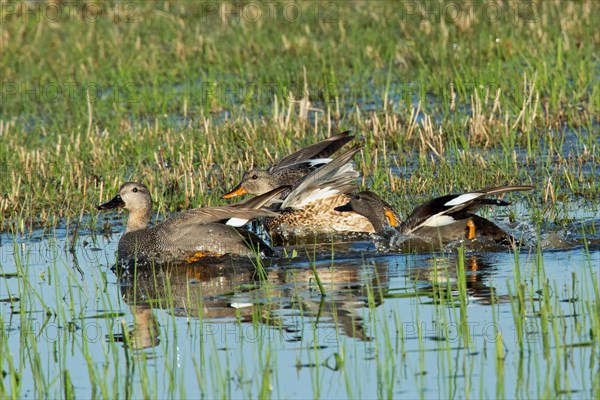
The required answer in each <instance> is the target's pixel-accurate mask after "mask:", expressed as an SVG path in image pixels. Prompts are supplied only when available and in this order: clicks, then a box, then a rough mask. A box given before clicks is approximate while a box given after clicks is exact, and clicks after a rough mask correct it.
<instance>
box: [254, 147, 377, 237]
mask: <svg viewBox="0 0 600 400" xmlns="http://www.w3.org/2000/svg"><path fill="white" fill-rule="evenodd" d="M360 149H361V147H360V146H354V147H353V148H351V149H350V150H349V151H347V152H346V153H344V154H342V155H341V156H339V157H337V158H335V159H333V160H332V161H330V162H329V163H327V164H325V165H323V166H321V167H320V168H318V169H316V170H315V171H313V172H311V173H310V174H309V175H307V176H306V177H304V178H303V179H302V180H301V181H300V182H298V183H297V184H296V185H295V186H293V187H292V189H291V190H290V191H289V193H287V195H286V196H285V198H284V199H283V201H282V203H281V204H280V206H279V209H280V210H281V214H280V215H279V216H278V217H277V218H275V219H269V220H268V221H267V223H266V226H267V228H268V230H269V231H270V232H271V234H272V236H282V237H284V238H289V237H290V236H292V235H293V236H306V235H314V234H338V233H349V232H367V233H373V232H375V229H374V228H373V225H372V224H371V222H369V220H368V219H367V217H364V216H362V215H360V214H359V213H354V212H350V213H348V212H339V211H336V210H335V208H336V207H338V206H341V205H343V204H346V203H348V201H350V196H348V194H347V193H351V192H353V191H354V190H356V188H357V185H356V181H357V178H358V177H359V173H358V172H357V171H356V170H355V169H354V166H353V165H352V158H353V157H354V155H355V154H356V153H357V152H358V151H360Z"/></svg>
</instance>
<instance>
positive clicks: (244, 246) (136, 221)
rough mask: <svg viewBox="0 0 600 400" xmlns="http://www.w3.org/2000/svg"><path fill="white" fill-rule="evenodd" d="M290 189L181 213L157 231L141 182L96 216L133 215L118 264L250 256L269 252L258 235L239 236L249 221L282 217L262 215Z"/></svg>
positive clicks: (126, 187) (130, 185)
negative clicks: (111, 211)
mask: <svg viewBox="0 0 600 400" xmlns="http://www.w3.org/2000/svg"><path fill="white" fill-rule="evenodd" d="M285 189H286V188H278V189H275V190H273V191H270V192H267V193H265V194H263V195H262V196H259V197H257V198H254V199H252V202H251V203H246V204H244V205H238V206H236V205H231V206H223V207H203V208H195V209H192V210H187V211H183V212H180V213H178V214H176V215H174V216H172V217H170V218H168V219H166V220H164V221H162V222H160V223H158V224H156V225H154V226H150V227H149V226H148V223H149V221H150V217H151V211H152V198H151V196H150V191H149V190H148V188H147V187H146V186H145V185H143V184H141V183H137V182H127V183H125V184H123V186H121V188H120V189H119V193H118V194H117V195H116V196H115V197H114V198H113V199H112V200H110V201H109V202H107V203H104V204H102V205H100V206H98V207H97V208H98V210H108V209H113V208H124V209H125V210H127V211H129V217H128V219H127V226H126V229H125V233H124V234H123V236H122V237H121V239H120V240H119V246H118V253H117V254H118V262H119V264H122V265H130V264H131V263H132V262H135V261H137V262H138V263H147V262H148V261H150V260H154V261H156V262H166V261H195V260H197V259H199V258H201V257H205V256H210V257H219V256H223V255H225V254H231V255H233V256H252V255H254V254H255V252H256V251H257V250H259V251H262V252H264V251H269V250H270V249H268V246H266V245H265V244H264V243H262V242H261V241H260V240H259V239H258V238H257V237H256V236H255V235H252V234H251V233H249V232H245V231H242V230H240V231H238V230H237V229H236V227H240V226H242V225H243V224H245V223H246V222H248V220H251V219H254V218H261V217H276V216H277V215H278V214H277V213H275V212H273V211H269V210H265V209H261V208H260V207H262V206H263V205H264V204H265V203H267V202H268V201H270V200H271V199H272V198H273V197H275V196H277V195H278V194H280V193H281V191H283V190H285Z"/></svg>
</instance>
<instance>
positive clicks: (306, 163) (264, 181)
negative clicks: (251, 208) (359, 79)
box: [223, 131, 354, 199]
mask: <svg viewBox="0 0 600 400" xmlns="http://www.w3.org/2000/svg"><path fill="white" fill-rule="evenodd" d="M353 138H354V137H353V136H350V131H346V132H342V133H340V134H338V135H335V136H332V137H330V138H327V139H325V140H322V141H320V142H318V143H315V144H313V145H310V146H308V147H305V148H303V149H301V150H299V151H297V152H295V153H293V154H291V155H289V156H287V157H285V158H284V159H282V160H281V161H279V162H278V163H277V164H275V165H273V166H271V167H270V168H268V169H266V170H262V169H252V170H250V171H248V172H246V173H245V174H244V176H243V177H242V180H241V181H240V183H239V184H238V185H237V186H236V187H235V188H233V189H232V190H231V191H229V192H228V193H226V194H224V195H223V198H224V199H229V198H231V197H235V196H240V195H243V194H254V195H260V194H263V193H266V192H268V191H270V190H273V189H275V188H278V187H280V186H285V185H290V186H293V185H295V184H296V183H297V182H298V181H299V180H301V179H302V178H304V177H305V176H306V175H308V174H310V173H311V172H313V171H314V170H316V169H318V168H319V167H321V166H323V165H325V164H327V163H329V162H331V158H328V157H329V156H330V155H332V154H333V153H335V152H336V151H338V150H339V149H340V148H342V147H343V146H344V145H345V144H346V143H348V142H349V141H351V140H352V139H353Z"/></svg>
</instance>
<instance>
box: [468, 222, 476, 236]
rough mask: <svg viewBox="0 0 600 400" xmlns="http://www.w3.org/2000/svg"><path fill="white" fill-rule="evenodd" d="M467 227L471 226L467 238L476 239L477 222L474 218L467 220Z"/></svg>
mask: <svg viewBox="0 0 600 400" xmlns="http://www.w3.org/2000/svg"><path fill="white" fill-rule="evenodd" d="M467 228H469V231H468V232H467V239H469V240H473V239H475V224H474V223H473V221H472V220H469V221H467Z"/></svg>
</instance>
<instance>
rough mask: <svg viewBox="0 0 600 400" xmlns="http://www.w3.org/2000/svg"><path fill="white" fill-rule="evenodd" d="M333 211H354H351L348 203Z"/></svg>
mask: <svg viewBox="0 0 600 400" xmlns="http://www.w3.org/2000/svg"><path fill="white" fill-rule="evenodd" d="M334 210H335V211H340V212H348V211H354V210H353V209H352V205H351V204H350V203H348V204H344V205H343V206H339V207H336V208H334Z"/></svg>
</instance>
